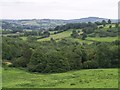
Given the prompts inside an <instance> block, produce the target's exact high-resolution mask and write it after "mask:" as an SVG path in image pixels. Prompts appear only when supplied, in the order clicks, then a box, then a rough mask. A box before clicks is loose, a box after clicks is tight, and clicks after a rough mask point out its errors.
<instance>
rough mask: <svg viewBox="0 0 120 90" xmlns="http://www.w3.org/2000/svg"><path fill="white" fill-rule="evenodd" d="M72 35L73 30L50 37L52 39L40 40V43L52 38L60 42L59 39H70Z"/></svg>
mask: <svg viewBox="0 0 120 90" xmlns="http://www.w3.org/2000/svg"><path fill="white" fill-rule="evenodd" d="M71 34H72V30H68V31H64V32H62V33H58V34H54V35H50V37H48V38H43V39H38V41H49V40H50V38H53V39H55V40H59V39H62V38H65V37H70V35H71Z"/></svg>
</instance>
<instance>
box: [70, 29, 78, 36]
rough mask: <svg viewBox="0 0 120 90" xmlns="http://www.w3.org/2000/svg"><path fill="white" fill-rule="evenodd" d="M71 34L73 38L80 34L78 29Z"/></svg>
mask: <svg viewBox="0 0 120 90" xmlns="http://www.w3.org/2000/svg"><path fill="white" fill-rule="evenodd" d="M71 36H72V37H73V38H78V36H79V34H78V33H77V31H76V30H73V31H72V34H71Z"/></svg>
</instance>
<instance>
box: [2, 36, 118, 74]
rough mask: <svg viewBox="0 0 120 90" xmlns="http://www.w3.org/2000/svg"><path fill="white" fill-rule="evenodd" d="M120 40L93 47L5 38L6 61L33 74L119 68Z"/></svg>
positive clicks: (71, 43) (69, 42)
mask: <svg viewBox="0 0 120 90" xmlns="http://www.w3.org/2000/svg"><path fill="white" fill-rule="evenodd" d="M119 44H120V41H118V40H116V41H114V42H111V43H110V42H109V43H103V42H94V43H92V44H90V45H89V44H85V43H82V44H81V43H79V42H76V41H71V40H68V39H62V40H61V41H58V42H56V41H55V40H54V39H51V41H46V42H36V41H33V42H29V41H26V42H25V41H23V40H21V39H19V38H8V37H3V53H2V59H3V62H4V60H9V61H10V62H11V63H12V65H11V66H12V67H23V68H25V69H26V70H28V71H30V72H40V73H59V72H66V71H70V70H80V69H93V68H117V67H118V54H119V53H118V51H119V47H118V45H119Z"/></svg>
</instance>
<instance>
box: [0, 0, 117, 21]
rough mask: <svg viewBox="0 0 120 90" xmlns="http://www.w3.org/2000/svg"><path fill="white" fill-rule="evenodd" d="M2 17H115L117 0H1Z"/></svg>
mask: <svg viewBox="0 0 120 90" xmlns="http://www.w3.org/2000/svg"><path fill="white" fill-rule="evenodd" d="M0 2H1V5H0V6H1V9H2V18H10V19H23V18H39V19H43V18H52V19H74V18H83V17H89V16H96V17H104V18H117V15H118V10H117V8H118V0H1V1H0Z"/></svg>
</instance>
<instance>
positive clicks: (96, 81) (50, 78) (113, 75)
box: [2, 68, 118, 88]
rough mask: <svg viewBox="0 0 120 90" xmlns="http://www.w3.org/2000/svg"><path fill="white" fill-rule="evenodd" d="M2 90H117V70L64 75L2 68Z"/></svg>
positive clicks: (87, 71)
mask: <svg viewBox="0 0 120 90" xmlns="http://www.w3.org/2000/svg"><path fill="white" fill-rule="evenodd" d="M2 74H3V88H117V87H118V69H87V70H84V69H83V70H77V71H69V72H65V73H56V74H55V73H53V74H40V73H30V72H27V71H25V70H22V69H17V68H3V73H2Z"/></svg>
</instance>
